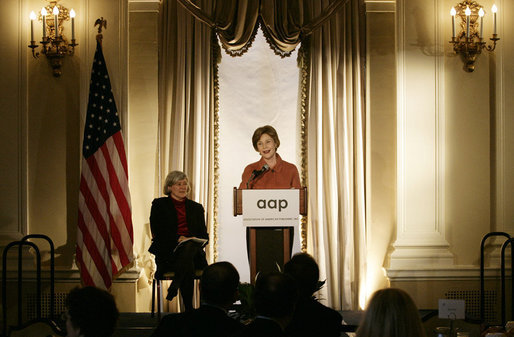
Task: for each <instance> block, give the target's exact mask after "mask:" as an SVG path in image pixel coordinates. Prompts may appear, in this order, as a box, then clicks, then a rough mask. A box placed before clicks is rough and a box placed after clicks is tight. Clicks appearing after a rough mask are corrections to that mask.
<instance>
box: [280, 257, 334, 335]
mask: <svg viewBox="0 0 514 337" xmlns="http://www.w3.org/2000/svg"><path fill="white" fill-rule="evenodd" d="M284 273H286V274H288V275H290V276H291V277H292V278H293V279H294V280H295V281H296V285H297V286H298V295H299V296H298V302H297V304H296V309H295V312H294V315H293V319H292V321H291V323H290V324H289V326H288V327H287V329H286V333H287V335H289V336H295V337H304V336H305V337H316V336H320V337H332V336H334V337H339V336H340V335H341V321H342V319H343V317H342V316H341V314H339V313H338V312H337V311H335V310H334V309H331V308H328V307H326V306H324V305H323V304H321V303H319V302H318V301H317V300H316V298H315V297H314V296H313V294H314V293H315V292H316V291H317V290H318V282H319V268H318V264H317V263H316V261H314V259H313V258H312V256H310V255H309V254H307V253H298V254H295V255H294V256H293V257H292V258H291V260H290V261H289V262H287V263H286V264H285V265H284Z"/></svg>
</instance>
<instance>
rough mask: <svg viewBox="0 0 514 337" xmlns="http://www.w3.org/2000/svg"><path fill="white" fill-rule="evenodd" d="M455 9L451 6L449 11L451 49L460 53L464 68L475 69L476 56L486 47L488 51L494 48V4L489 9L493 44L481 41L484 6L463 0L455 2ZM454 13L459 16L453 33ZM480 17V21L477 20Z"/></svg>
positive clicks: (495, 9)
mask: <svg viewBox="0 0 514 337" xmlns="http://www.w3.org/2000/svg"><path fill="white" fill-rule="evenodd" d="M456 7H457V9H455V8H453V7H452V9H451V11H450V14H451V16H452V40H451V41H450V43H452V44H453V50H454V51H455V52H456V53H457V54H460V55H461V57H462V59H463V61H464V70H466V71H467V72H472V71H473V70H475V61H476V58H477V56H478V55H479V54H480V53H481V52H482V49H484V48H486V49H487V50H488V51H493V50H494V49H495V48H496V41H498V40H499V39H500V38H498V34H497V33H496V12H497V8H496V5H493V7H492V9H491V11H492V12H493V35H492V37H491V38H490V40H491V41H493V44H492V45H490V46H486V45H485V44H486V43H485V42H484V41H483V39H484V36H483V31H484V15H485V11H484V8H483V7H482V6H481V5H480V4H478V3H477V2H476V1H472V0H465V1H463V2H461V3H459V4H457V6H456ZM455 15H457V16H458V17H460V19H461V20H460V25H459V26H460V28H461V29H460V31H459V33H458V34H457V35H456V34H455ZM479 19H480V22H479Z"/></svg>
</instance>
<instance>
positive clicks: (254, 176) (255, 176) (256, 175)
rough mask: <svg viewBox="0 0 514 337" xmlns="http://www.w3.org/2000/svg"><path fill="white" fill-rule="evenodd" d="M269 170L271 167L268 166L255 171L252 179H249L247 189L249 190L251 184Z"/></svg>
mask: <svg viewBox="0 0 514 337" xmlns="http://www.w3.org/2000/svg"><path fill="white" fill-rule="evenodd" d="M268 170H269V165H268V164H264V165H262V168H261V169H260V170H253V172H252V175H251V176H250V179H248V181H247V182H246V188H247V189H248V188H249V186H250V183H251V182H252V181H253V180H254V179H255V178H257V177H258V176H260V175H261V174H263V173H264V172H266V171H268Z"/></svg>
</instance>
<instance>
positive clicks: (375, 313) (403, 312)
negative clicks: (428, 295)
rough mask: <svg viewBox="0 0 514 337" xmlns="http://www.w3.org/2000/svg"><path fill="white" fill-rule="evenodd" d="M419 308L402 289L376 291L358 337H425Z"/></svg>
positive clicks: (360, 326)
mask: <svg viewBox="0 0 514 337" xmlns="http://www.w3.org/2000/svg"><path fill="white" fill-rule="evenodd" d="M425 335H426V334H425V329H424V328H423V325H422V323H421V319H420V317H419V312H418V308H416V305H415V304H414V302H413V301H412V299H411V298H410V296H409V295H408V294H407V293H406V292H405V291H403V290H401V289H396V288H387V289H382V290H378V291H376V292H375V293H374V294H373V296H372V297H371V300H370V301H369V303H368V307H367V308H366V312H365V314H364V319H363V320H362V322H361V323H360V325H359V329H357V333H356V337H407V336H412V337H414V336H415V337H425Z"/></svg>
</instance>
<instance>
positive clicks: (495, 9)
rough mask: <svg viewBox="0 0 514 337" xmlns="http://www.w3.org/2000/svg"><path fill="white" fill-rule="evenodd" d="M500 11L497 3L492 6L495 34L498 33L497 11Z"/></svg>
mask: <svg viewBox="0 0 514 337" xmlns="http://www.w3.org/2000/svg"><path fill="white" fill-rule="evenodd" d="M497 11H498V7H496V5H493V7H491V12H493V34H494V35H496V12H497Z"/></svg>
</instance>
